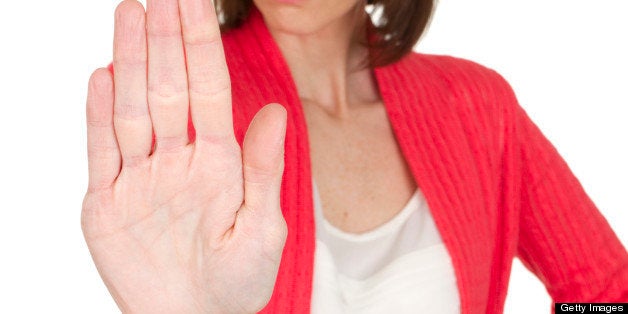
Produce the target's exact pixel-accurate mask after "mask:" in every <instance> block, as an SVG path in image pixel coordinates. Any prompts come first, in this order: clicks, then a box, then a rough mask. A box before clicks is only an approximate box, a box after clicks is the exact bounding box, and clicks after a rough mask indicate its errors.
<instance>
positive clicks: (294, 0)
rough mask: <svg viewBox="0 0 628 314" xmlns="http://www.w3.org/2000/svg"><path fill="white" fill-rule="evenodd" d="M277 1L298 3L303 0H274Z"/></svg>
mask: <svg viewBox="0 0 628 314" xmlns="http://www.w3.org/2000/svg"><path fill="white" fill-rule="evenodd" d="M275 1H277V2H279V3H283V4H299V3H301V2H303V0H275Z"/></svg>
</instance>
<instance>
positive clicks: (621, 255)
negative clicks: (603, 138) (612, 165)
mask: <svg viewBox="0 0 628 314" xmlns="http://www.w3.org/2000/svg"><path fill="white" fill-rule="evenodd" d="M504 83H505V81H504ZM505 84H506V83H505ZM506 85H507V84H506ZM505 88H506V89H507V92H508V93H509V94H510V97H509V99H511V103H510V104H508V106H507V109H506V110H509V111H510V112H509V113H508V116H509V117H511V118H512V119H513V121H514V122H513V123H512V128H513V129H512V133H511V137H510V138H511V141H512V143H511V145H512V153H514V154H516V155H517V156H519V157H520V159H519V160H518V162H519V163H520V164H519V166H520V167H519V173H518V174H519V176H518V177H519V178H520V182H519V184H520V189H519V191H520V209H521V216H520V234H519V242H518V248H517V253H518V257H519V258H520V259H521V261H522V263H523V264H524V265H525V266H526V267H527V268H528V269H529V270H531V271H532V272H533V273H534V274H535V275H536V276H537V277H538V278H539V279H540V280H541V281H542V282H543V283H544V284H545V286H546V288H547V290H548V292H549V293H550V295H551V297H552V299H553V301H554V302H626V301H627V300H628V254H627V253H626V249H625V248H624V247H623V245H622V244H621V242H620V241H619V239H618V237H617V236H616V235H615V233H614V232H613V230H612V229H611V227H610V225H609V224H608V222H607V221H606V219H605V218H604V217H603V216H602V214H601V213H600V212H599V210H598V209H597V208H596V206H595V204H593V202H592V201H591V199H590V198H589V197H588V196H587V194H586V193H585V191H584V189H583V187H582V186H581V184H580V182H579V181H578V180H577V179H576V177H575V176H574V175H573V173H572V172H571V170H570V169H569V167H568V166H567V164H566V163H565V161H564V160H563V158H562V157H561V156H560V155H559V153H558V152H557V150H556V149H555V148H554V146H553V145H552V144H551V143H550V142H549V141H548V140H547V138H546V137H545V136H544V135H543V134H542V132H541V131H540V130H539V128H538V127H537V126H536V125H535V124H534V123H533V122H532V121H531V120H530V118H529V117H528V115H527V114H526V113H525V111H524V110H523V109H522V108H521V107H520V106H519V105H518V103H517V101H516V98H515V96H514V93H512V90H511V89H510V86H506V87H505Z"/></svg>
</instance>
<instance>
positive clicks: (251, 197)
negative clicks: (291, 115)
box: [82, 0, 287, 313]
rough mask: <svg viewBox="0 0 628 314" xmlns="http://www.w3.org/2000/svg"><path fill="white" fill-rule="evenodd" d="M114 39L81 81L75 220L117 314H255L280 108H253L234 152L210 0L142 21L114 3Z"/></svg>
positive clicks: (275, 183) (270, 223)
mask: <svg viewBox="0 0 628 314" xmlns="http://www.w3.org/2000/svg"><path fill="white" fill-rule="evenodd" d="M179 15H181V24H180V23H179V20H180V19H179ZM114 33H115V35H114V37H115V38H114V68H115V78H113V77H112V76H111V74H110V73H109V72H108V71H107V70H106V69H98V70H96V71H95V72H94V74H93V75H92V77H91V78H90V82H89V95H88V101H87V121H88V156H89V178H90V179H89V188H88V192H87V194H86V196H85V199H84V203H83V211H82V227H83V232H84V235H85V239H86V241H87V244H88V246H89V249H90V252H91V254H92V257H93V259H94V262H95V264H96V266H97V268H98V271H99V272H100V275H101V277H102V278H103V281H104V282H105V284H106V285H107V287H108V289H109V291H110V292H111V295H112V296H113V297H114V299H115V301H116V302H117V304H118V306H119V307H120V309H121V310H122V311H123V312H124V313H209V312H211V313H250V312H255V311H257V310H259V309H261V308H262V307H263V306H264V305H265V304H266V303H267V302H268V299H269V298H270V295H271V293H272V290H273V286H274V282H275V278H276V274H277V270H278V266H279V261H280V258H281V252H282V249H283V246H284V242H285V237H286V232H287V231H286V230H287V229H286V225H285V221H284V219H283V217H282V215H281V209H280V207H279V190H280V185H281V175H282V172H283V138H284V134H285V120H286V112H285V109H283V107H281V106H279V105H268V106H266V107H264V108H263V109H262V110H261V111H260V112H259V113H258V114H257V115H256V116H255V118H254V120H253V122H252V124H251V126H250V128H249V130H248V132H247V134H246V138H245V141H244V147H243V149H242V151H241V150H240V147H239V145H238V144H237V142H236V140H235V136H234V134H233V127H232V117H231V99H230V97H231V91H230V83H229V76H228V72H227V68H226V64H225V60H224V54H223V49H222V43H221V41H220V33H219V30H218V24H217V21H216V15H215V13H214V11H213V6H212V5H211V2H210V1H209V0H181V1H179V2H177V1H176V0H155V1H151V0H149V1H148V3H147V12H146V14H145V12H144V8H143V7H142V5H141V4H140V3H139V2H137V1H135V0H125V1H124V2H122V3H121V4H120V5H119V6H118V8H117V10H116V13H115V32H114ZM181 34H182V35H181ZM183 47H185V52H186V53H187V55H185V56H184V53H183V51H184V50H183ZM204 55H210V56H213V58H202V57H201V56H204ZM147 60H150V61H147ZM185 60H187V63H186V61H185ZM188 82H189V84H188ZM188 104H189V106H190V108H191V112H192V119H193V122H194V124H195V125H196V128H197V129H196V131H197V139H196V142H195V143H192V144H190V143H189V140H188V137H187V116H188V110H187V108H188ZM152 132H154V133H155V137H156V143H155V148H154V151H152V149H151V140H152V136H151V134H152Z"/></svg>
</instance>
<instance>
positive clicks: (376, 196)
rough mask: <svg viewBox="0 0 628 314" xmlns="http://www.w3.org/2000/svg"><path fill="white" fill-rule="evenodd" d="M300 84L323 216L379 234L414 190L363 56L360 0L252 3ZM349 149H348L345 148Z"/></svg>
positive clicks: (338, 224) (363, 17)
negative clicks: (377, 230)
mask: <svg viewBox="0 0 628 314" xmlns="http://www.w3.org/2000/svg"><path fill="white" fill-rule="evenodd" d="M255 4H256V6H257V7H258V8H259V9H260V11H261V12H262V15H263V16H264V20H265V22H266V24H267V26H268V28H269V30H270V32H271V34H272V36H273V38H274V39H275V41H276V42H277V44H278V45H279V47H280V49H281V51H282V53H283V55H284V58H285V59H286V61H287V63H288V66H289V67H290V71H291V74H292V77H293V79H294V81H295V83H296V85H297V89H298V93H299V96H300V98H301V103H302V105H303V110H304V113H305V117H306V120H307V126H308V136H309V142H310V157H311V164H312V174H313V177H314V180H315V181H316V184H317V186H318V188H319V192H320V196H321V201H322V206H323V216H324V217H325V219H326V220H328V221H329V222H330V223H331V224H332V225H334V226H336V227H338V228H340V229H342V230H344V231H347V232H352V233H362V232H366V231H369V230H372V229H373V228H376V227H378V226H380V225H382V224H383V223H385V222H386V221H389V220H390V219H391V218H392V217H394V216H395V215H396V214H397V213H398V212H399V211H401V209H403V207H404V205H405V204H406V203H407V202H408V200H409V198H410V197H411V196H412V194H413V192H414V191H415V189H416V183H415V182H414V179H413V178H412V175H411V173H410V170H409V168H408V166H407V164H406V162H405V159H404V157H403V155H402V154H401V151H400V149H399V146H398V145H397V142H396V140H395V135H394V134H393V131H392V127H391V125H390V123H389V121H388V116H387V114H386V110H385V108H384V105H383V102H382V100H381V97H380V95H379V92H378V89H377V84H376V82H375V79H374V77H373V73H372V70H371V69H369V68H364V67H362V66H361V64H362V61H363V58H364V57H366V56H367V51H366V49H365V48H364V46H363V45H361V44H360V43H361V42H363V41H364V38H365V36H366V35H365V33H364V28H363V27H359V26H361V25H364V24H365V22H366V19H367V18H368V16H367V14H366V13H365V12H364V9H363V8H364V5H365V3H364V1H360V0H342V1H338V0H317V1H311V0H310V1H308V0H304V1H298V2H296V3H295V4H285V3H280V2H278V1H276V0H255ZM348 148H349V149H348Z"/></svg>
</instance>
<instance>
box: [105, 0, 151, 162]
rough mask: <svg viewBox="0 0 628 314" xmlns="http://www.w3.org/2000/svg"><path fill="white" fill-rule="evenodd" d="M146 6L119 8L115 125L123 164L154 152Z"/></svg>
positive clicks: (130, 0)
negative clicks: (147, 83)
mask: <svg viewBox="0 0 628 314" xmlns="http://www.w3.org/2000/svg"><path fill="white" fill-rule="evenodd" d="M145 25H146V22H145V14H144V7H142V5H141V4H140V3H139V2H137V1H136V0H125V1H123V2H122V3H120V5H118V7H117V8H116V14H115V27H114V44H113V67H114V69H115V75H114V82H115V104H114V123H115V129H116V136H117V138H118V143H119V145H120V151H121V154H122V159H123V165H124V166H131V165H134V164H136V163H137V162H139V161H142V160H145V159H146V158H147V157H148V155H149V154H150V151H151V141H152V126H151V120H150V115H149V112H148V104H147V100H146V31H145Z"/></svg>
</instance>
